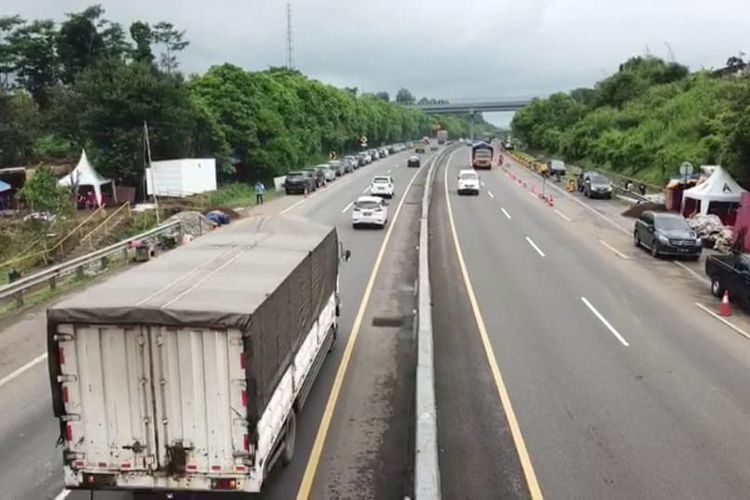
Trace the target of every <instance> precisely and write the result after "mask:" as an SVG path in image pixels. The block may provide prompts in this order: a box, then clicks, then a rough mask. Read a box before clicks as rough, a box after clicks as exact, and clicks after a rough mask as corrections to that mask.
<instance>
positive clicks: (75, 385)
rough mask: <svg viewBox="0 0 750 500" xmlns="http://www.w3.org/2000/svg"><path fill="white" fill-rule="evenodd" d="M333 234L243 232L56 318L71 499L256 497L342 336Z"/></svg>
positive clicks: (149, 266) (263, 221)
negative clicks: (75, 493) (123, 494)
mask: <svg viewBox="0 0 750 500" xmlns="http://www.w3.org/2000/svg"><path fill="white" fill-rule="evenodd" d="M348 258H349V252H348V251H346V252H343V251H342V247H341V245H340V243H339V242H338V238H337V234H336V230H335V228H333V227H329V226H324V225H320V224H316V223H313V222H310V221H308V220H305V219H302V218H298V217H290V216H283V217H282V216H278V217H270V218H252V219H245V220H241V221H239V222H237V223H235V224H233V225H230V226H227V227H226V228H223V229H220V230H217V231H215V232H212V233H209V234H207V235H205V236H203V237H201V238H198V239H196V240H195V241H193V242H191V243H188V244H186V245H184V246H182V247H180V248H177V249H175V250H172V251H170V252H168V253H166V254H164V255H163V256H160V257H158V258H157V259H154V260H151V261H150V262H148V263H145V264H142V265H139V266H138V267H135V268H133V269H131V270H128V271H126V272H123V273H121V274H119V275H117V276H115V277H113V278H111V279H109V280H107V281H105V282H103V283H101V284H98V285H95V286H93V287H91V288H89V289H87V290H85V291H83V292H81V293H79V294H77V295H75V296H73V297H72V298H69V299H67V300H64V301H62V302H60V303H59V304H57V305H55V306H53V307H51V308H50V309H49V310H48V312H47V333H48V353H49V373H50V384H51V388H52V400H53V407H54V414H55V416H56V417H57V418H58V419H59V425H60V442H61V444H62V449H63V468H64V471H63V472H64V484H65V487H66V488H69V489H84V490H99V489H102V490H125V491H132V492H164V493H169V492H180V491H187V492H198V491H238V492H259V491H260V490H261V487H262V485H263V481H264V479H265V478H266V475H267V474H268V472H269V471H270V469H271V467H272V466H273V465H274V463H276V462H277V461H278V460H281V461H282V462H289V461H291V460H292V457H293V454H294V442H295V434H296V419H297V415H298V414H299V411H300V408H301V407H302V405H303V404H304V401H305V398H306V396H307V394H308V393H309V391H310V388H311V386H312V383H313V381H314V380H315V377H316V375H317V374H318V371H319V369H320V367H321V365H322V363H323V362H324V360H325V357H326V354H327V353H328V351H329V350H330V349H331V347H332V344H333V342H334V340H335V338H336V333H337V328H338V315H339V293H338V270H339V263H340V261H341V260H342V259H348Z"/></svg>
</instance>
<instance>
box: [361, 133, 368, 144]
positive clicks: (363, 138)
mask: <svg viewBox="0 0 750 500" xmlns="http://www.w3.org/2000/svg"><path fill="white" fill-rule="evenodd" d="M359 142H361V143H362V144H367V136H366V135H363V136H362V137H360V138H359Z"/></svg>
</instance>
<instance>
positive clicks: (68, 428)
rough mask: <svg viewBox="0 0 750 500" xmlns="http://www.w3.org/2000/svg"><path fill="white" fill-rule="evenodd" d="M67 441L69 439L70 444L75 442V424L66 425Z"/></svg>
mask: <svg viewBox="0 0 750 500" xmlns="http://www.w3.org/2000/svg"><path fill="white" fill-rule="evenodd" d="M65 439H67V440H68V442H69V443H72V442H73V424H70V423H68V424H66V425H65Z"/></svg>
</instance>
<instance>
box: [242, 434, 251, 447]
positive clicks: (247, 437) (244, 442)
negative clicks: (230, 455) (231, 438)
mask: <svg viewBox="0 0 750 500" xmlns="http://www.w3.org/2000/svg"><path fill="white" fill-rule="evenodd" d="M242 447H243V448H245V451H250V435H249V434H245V435H244V436H242Z"/></svg>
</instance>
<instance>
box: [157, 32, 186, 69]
mask: <svg viewBox="0 0 750 500" xmlns="http://www.w3.org/2000/svg"><path fill="white" fill-rule="evenodd" d="M152 37H153V41H154V42H156V43H160V44H162V45H163V47H164V52H163V53H162V54H161V57H160V58H159V65H160V66H161V68H162V69H163V70H164V71H166V72H167V73H174V72H175V71H177V66H178V64H177V53H178V52H180V51H182V50H184V49H185V48H186V47H187V46H188V45H190V42H189V41H187V40H185V39H184V37H185V32H184V31H179V30H177V29H175V27H174V25H172V23H168V22H164V21H162V22H160V23H158V24H156V25H155V26H154V28H153V30H152Z"/></svg>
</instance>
